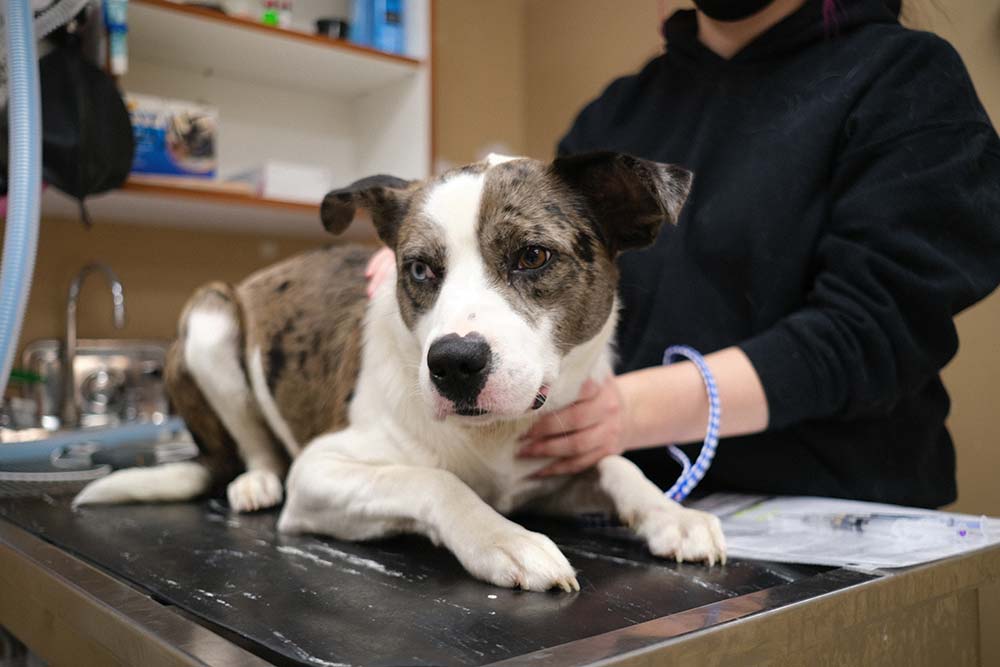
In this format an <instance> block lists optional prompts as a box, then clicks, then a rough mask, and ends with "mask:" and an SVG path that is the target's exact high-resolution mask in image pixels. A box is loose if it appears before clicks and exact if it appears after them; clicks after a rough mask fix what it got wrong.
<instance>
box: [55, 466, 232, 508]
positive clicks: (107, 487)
mask: <svg viewBox="0 0 1000 667" xmlns="http://www.w3.org/2000/svg"><path fill="white" fill-rule="evenodd" d="M211 486H212V474H211V472H210V471H209V469H208V468H207V467H205V466H204V465H203V464H201V463H198V462H196V461H184V462H181V463H165V464H163V465H158V466H152V467H148V468H128V469H126V470H118V471H117V472H113V473H111V474H110V475H108V476H107V477H102V478H100V479H97V480H94V481H93V482H91V483H90V484H88V485H87V486H85V487H84V488H83V490H82V491H80V493H78V494H77V495H76V498H74V499H73V507H77V506H79V505H119V504H122V503H169V502H177V501H181V500H191V499H192V498H196V497H198V496H200V495H202V494H203V493H206V492H207V491H208V490H209V489H210V488H211Z"/></svg>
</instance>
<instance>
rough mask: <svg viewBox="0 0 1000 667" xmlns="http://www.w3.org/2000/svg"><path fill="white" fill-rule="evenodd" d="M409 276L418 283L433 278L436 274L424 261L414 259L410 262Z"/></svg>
mask: <svg viewBox="0 0 1000 667" xmlns="http://www.w3.org/2000/svg"><path fill="white" fill-rule="evenodd" d="M410 277H412V278H413V279H414V280H416V281H417V282H418V283H422V282H426V281H428V280H433V279H434V278H435V277H436V276H435V275H434V271H432V270H431V267H429V266H427V264H426V263H425V262H421V261H414V262H410Z"/></svg>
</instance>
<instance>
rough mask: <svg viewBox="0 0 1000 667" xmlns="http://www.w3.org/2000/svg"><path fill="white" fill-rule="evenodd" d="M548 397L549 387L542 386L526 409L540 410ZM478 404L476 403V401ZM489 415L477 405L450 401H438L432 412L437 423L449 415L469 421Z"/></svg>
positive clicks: (486, 410)
mask: <svg viewBox="0 0 1000 667" xmlns="http://www.w3.org/2000/svg"><path fill="white" fill-rule="evenodd" d="M548 397H549V386H548V385H547V384H543V385H542V386H541V387H539V388H538V391H536V392H535V399H534V401H532V403H531V407H530V408H528V412H534V411H535V410H540V409H541V408H542V406H543V405H545V401H546V400H547V399H548ZM477 403H478V401H477ZM490 414H492V413H491V411H490V410H488V409H487V408H484V407H480V406H479V405H478V404H476V405H469V404H467V403H458V404H456V403H452V402H451V401H447V400H443V399H440V398H439V400H438V403H437V407H436V409H435V411H434V416H435V418H437V419H438V420H439V421H440V420H443V419H445V418H447V417H448V416H449V415H455V416H456V417H465V418H469V419H476V418H477V417H488V416H489V415H490Z"/></svg>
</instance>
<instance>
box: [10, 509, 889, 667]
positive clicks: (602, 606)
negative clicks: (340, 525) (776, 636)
mask: <svg viewBox="0 0 1000 667" xmlns="http://www.w3.org/2000/svg"><path fill="white" fill-rule="evenodd" d="M0 516H2V517H4V518H6V519H7V520H8V521H10V522H11V523H13V524H15V525H17V526H20V527H21V528H23V529H25V530H27V531H29V532H30V533H32V534H34V535H36V536H38V537H40V538H42V539H44V540H46V541H47V542H49V543H51V544H53V545H56V546H57V547H59V548H60V549H62V550H64V551H66V552H69V553H70V554H73V555H74V556H76V557H78V558H81V559H83V560H85V561H88V562H90V563H92V564H94V565H96V566H98V567H99V568H101V569H103V570H104V571H106V572H109V573H111V574H113V575H114V576H115V577H118V578H120V579H123V580H125V581H127V582H129V583H130V584H131V585H133V586H135V587H138V588H139V589H140V590H142V591H144V592H146V593H147V594H148V595H150V596H152V597H153V599H155V600H157V601H160V602H162V603H164V604H169V605H173V606H175V607H177V608H180V609H182V610H184V613H185V614H187V615H190V616H193V617H194V618H195V619H197V620H198V621H199V623H201V624H203V625H205V626H207V627H208V628H210V629H212V630H213V631H215V632H217V633H219V634H222V635H223V636H224V637H227V638H228V639H230V640H231V641H233V642H234V643H237V644H239V645H240V646H242V647H244V648H246V649H247V650H249V651H251V652H252V653H255V654H257V655H258V656H260V657H261V658H263V659H265V660H267V661H270V662H273V663H276V664H287V665H482V664H489V663H494V662H498V661H504V660H510V659H516V658H518V657H523V656H526V655H528V654H532V653H536V652H539V651H542V650H545V649H550V648H552V647H555V646H560V645H568V644H574V643H576V644H577V645H579V646H584V645H586V642H581V641H580V640H584V639H587V638H593V637H595V636H598V635H603V634H605V633H613V632H615V631H622V630H623V629H628V628H633V627H636V626H637V624H643V623H647V622H649V621H652V620H654V619H663V618H668V617H677V618H678V619H680V618H681V617H683V618H684V619H685V620H684V622H678V623H676V624H673V625H674V626H676V627H674V629H673V630H671V632H677V633H680V632H687V631H691V630H696V629H704V628H706V627H712V626H713V625H717V624H719V623H723V622H725V621H726V620H729V619H731V618H736V617H740V616H742V615H744V612H743V611H740V612H739V613H736V614H735V615H734V614H732V613H728V614H727V613H720V612H719V610H720V609H721V608H720V606H719V605H720V603H731V606H732V607H733V608H734V609H736V608H739V609H743V608H746V609H747V610H750V611H749V612H747V613H750V612H752V613H756V612H760V611H767V610H769V609H775V608H779V607H781V606H783V605H786V604H790V603H793V602H798V601H802V600H803V599H809V598H811V597H816V596H819V595H822V594H825V593H829V592H832V591H834V590H838V589H843V588H846V587H850V586H853V585H856V584H859V583H863V582H866V581H869V580H871V579H873V578H875V576H874V575H865V574H860V573H856V572H846V571H843V570H831V569H830V568H821V567H809V566H796V565H783V564H771V563H760V562H750V561H739V560H736V561H730V562H729V563H728V564H727V565H725V566H723V567H720V566H716V567H714V568H708V567H706V566H702V565H697V564H678V563H674V562H669V561H664V560H660V559H656V558H654V557H652V556H651V555H650V554H649V553H648V551H647V550H646V549H645V547H644V545H643V544H642V543H640V542H639V541H638V540H636V539H634V538H633V537H631V536H630V535H628V533H627V532H625V531H624V530H622V529H617V528H594V527H586V526H582V525H577V524H573V523H569V522H557V521H551V520H542V519H537V518H525V517H522V518H521V519H522V522H523V523H524V524H525V525H526V526H528V527H530V528H532V529H534V530H540V531H542V532H545V533H546V534H548V535H549V536H551V537H552V538H553V539H554V541H555V542H556V543H557V544H558V545H559V547H560V548H561V549H562V550H563V552H564V553H565V554H566V556H567V557H568V558H569V559H570V561H571V562H572V563H573V565H574V566H575V567H576V568H577V569H578V570H579V581H580V585H581V591H580V592H579V593H574V594H566V593H557V592H551V593H526V592H520V591H511V590H506V589H501V588H496V587H493V586H490V585H488V584H484V583H482V582H479V581H476V580H474V579H472V578H471V577H470V576H469V575H468V574H467V573H465V571H464V570H463V569H462V568H461V566H460V565H459V564H458V562H457V561H456V560H455V558H454V557H453V556H451V554H449V553H448V552H447V551H445V550H444V549H440V548H436V547H434V546H433V545H431V544H430V543H429V542H428V541H427V540H424V539H423V538H417V537H403V538H395V539H391V540H382V541H378V542H371V543H363V544H358V543H348V542H340V541H337V540H333V539H329V538H320V537H312V536H285V535H279V534H277V533H276V531H275V523H276V520H277V512H273V511H272V512H262V513H257V514H252V515H236V514H232V513H230V512H229V510H228V508H227V507H226V505H225V503H224V502H221V501H219V500H207V501H202V502H198V503H179V504H170V505H159V506H138V505H137V506H120V507H103V508H101V507H91V508H81V509H79V510H71V509H70V508H69V506H68V499H66V498H51V497H43V498H40V499H0ZM741 601H745V603H741ZM692 610H694V611H696V612H697V611H698V610H713V611H711V612H710V613H697V614H695V615H693V616H692V615H691V612H692ZM685 614H687V615H685ZM647 625H648V623H647ZM604 650H606V648H605V649H602V651H604ZM594 657H595V658H596V657H598V656H594Z"/></svg>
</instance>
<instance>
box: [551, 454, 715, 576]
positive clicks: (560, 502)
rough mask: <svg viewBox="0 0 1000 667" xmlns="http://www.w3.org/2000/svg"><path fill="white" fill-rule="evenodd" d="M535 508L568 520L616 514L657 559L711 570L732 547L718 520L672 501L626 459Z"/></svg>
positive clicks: (608, 461)
mask: <svg viewBox="0 0 1000 667" xmlns="http://www.w3.org/2000/svg"><path fill="white" fill-rule="evenodd" d="M602 499H603V500H602ZM535 507H536V508H537V509H539V510H541V511H543V512H550V513H553V514H562V515H569V514H578V513H581V512H588V511H594V510H602V509H603V510H608V509H610V510H613V511H614V512H615V513H616V514H617V515H618V518H619V519H620V520H621V521H622V522H623V523H625V524H627V525H628V526H630V527H631V528H633V529H634V530H635V531H636V532H637V533H638V534H639V535H641V536H642V537H643V538H644V539H645V540H646V542H647V544H649V550H650V551H651V552H653V554H654V555H657V556H661V557H663V558H667V557H671V558H676V559H677V561H678V562H681V561H685V560H688V561H708V563H709V565H713V564H714V563H715V562H716V561H719V562H723V563H724V562H725V560H726V542H725V539H724V538H723V535H722V527H721V526H720V525H719V520H718V519H717V518H716V517H714V516H713V515H711V514H708V513H706V512H699V511H697V510H690V509H686V508H684V507H681V506H680V505H678V504H677V503H675V502H674V501H672V500H670V499H669V498H667V497H666V496H665V495H664V494H663V491H661V490H660V489H659V488H658V487H657V486H656V485H655V484H653V483H652V482H651V481H649V479H647V478H646V476H645V475H644V474H643V473H642V471H641V470H640V469H639V468H638V466H636V465H635V464H634V463H632V462H631V461H629V460H628V459H626V458H624V457H621V456H609V457H607V458H605V459H603V460H601V461H600V462H599V463H598V464H597V465H596V466H594V468H593V469H592V470H590V471H587V472H585V473H583V474H581V475H579V476H578V477H577V478H576V479H574V480H573V481H572V482H571V483H570V485H569V486H568V487H567V488H565V489H564V490H561V491H559V492H558V493H555V494H552V495H550V496H547V497H546V498H544V499H543V500H542V501H541V502H538V503H536V504H535Z"/></svg>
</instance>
